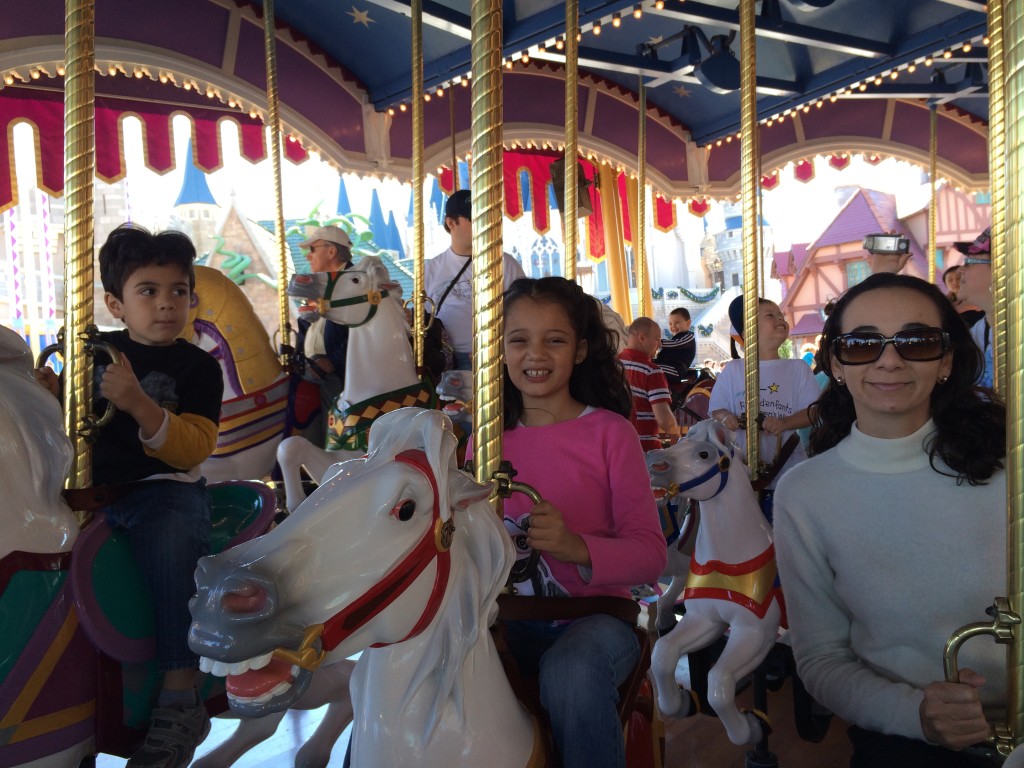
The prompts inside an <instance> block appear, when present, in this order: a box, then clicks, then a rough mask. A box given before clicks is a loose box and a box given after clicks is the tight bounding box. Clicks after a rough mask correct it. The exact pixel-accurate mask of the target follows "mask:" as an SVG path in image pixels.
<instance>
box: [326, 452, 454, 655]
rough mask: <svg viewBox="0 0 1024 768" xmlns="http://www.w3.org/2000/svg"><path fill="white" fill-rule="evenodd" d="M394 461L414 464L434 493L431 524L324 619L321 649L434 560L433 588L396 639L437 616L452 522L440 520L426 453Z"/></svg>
mask: <svg viewBox="0 0 1024 768" xmlns="http://www.w3.org/2000/svg"><path fill="white" fill-rule="evenodd" d="M395 461H400V462H402V463H403V464H408V465H409V466H411V467H415V468H416V469H418V470H419V471H420V472H421V473H423V476H424V477H426V478H427V480H428V481H429V482H430V487H431V490H432V491H433V493H434V511H433V514H432V517H433V525H431V526H430V528H428V529H427V531H426V532H425V533H424V534H423V538H421V539H420V540H419V542H418V543H417V544H416V546H415V547H414V548H413V549H412V551H411V552H410V553H409V554H408V555H406V556H405V557H404V558H402V560H401V561H399V562H398V563H396V564H395V566H394V567H393V568H392V569H391V570H390V571H388V572H387V574H385V575H384V578H382V579H381V580H380V581H379V582H377V583H376V584H374V585H373V586H372V587H370V589H369V590H367V591H366V592H365V593H363V594H362V595H361V596H360V597H358V598H356V600H354V601H353V602H352V603H350V604H349V605H348V606H347V607H346V608H344V609H343V610H341V611H339V612H338V613H336V614H334V615H333V616H332V617H331V618H329V619H328V620H327V621H325V622H324V629H323V635H322V636H321V644H322V647H323V650H324V651H332V650H334V649H335V648H337V647H338V645H339V644H340V643H341V642H342V641H343V640H345V639H346V638H347V637H349V636H350V635H352V634H354V633H355V632H357V631H358V630H359V629H361V628H362V627H363V626H365V625H366V623H367V622H369V621H370V620H371V619H372V618H373V617H375V616H376V615H377V614H379V613H380V612H381V611H383V610H384V609H385V608H387V607H388V606H389V605H391V603H393V602H394V601H395V600H396V599H398V597H399V596H400V595H401V594H402V593H404V592H405V590H406V589H408V588H409V587H410V586H411V585H412V583H413V582H414V581H416V579H417V578H419V576H420V574H421V573H423V571H424V570H425V569H426V567H427V566H428V565H430V563H431V562H433V561H434V560H436V561H437V572H436V573H435V574H434V588H433V589H432V590H431V592H430V597H429V598H428V599H427V604H426V606H424V608H423V613H422V614H421V615H420V618H419V620H418V621H417V622H416V624H415V625H414V626H413V628H412V629H411V630H410V631H409V634H407V635H406V636H405V637H403V638H402V639H401V640H399V641H397V642H404V641H406V640H408V639H409V638H411V637H415V636H416V635H418V634H419V633H420V632H422V631H423V630H424V629H426V628H427V625H429V624H430V622H431V621H433V619H434V616H436V615H437V610H438V608H440V607H441V600H442V598H443V597H444V593H445V590H446V589H447V587H448V576H449V574H450V573H451V554H450V553H449V551H448V549H449V547H451V543H452V535H453V534H454V533H455V523H454V521H452V520H451V519H449V520H447V521H444V520H442V519H441V505H440V497H439V494H438V490H437V479H436V478H435V477H434V472H433V470H432V469H431V467H430V463H429V462H428V461H427V456H426V454H425V453H424V452H423V451H419V450H410V451H403V452H402V453H399V454H398V455H397V456H395ZM390 644H391V643H375V644H374V645H373V646H372V647H373V648H381V647H383V646H386V645H390Z"/></svg>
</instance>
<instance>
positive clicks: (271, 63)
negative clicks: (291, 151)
mask: <svg viewBox="0 0 1024 768" xmlns="http://www.w3.org/2000/svg"><path fill="white" fill-rule="evenodd" d="M275 42H276V39H275V29H274V0H263V53H264V55H265V56H266V57H267V126H268V127H269V128H270V167H271V170H272V172H273V175H274V182H273V183H274V211H275V220H274V229H275V230H276V233H275V234H276V238H277V268H278V288H277V307H278V312H279V320H278V322H279V324H280V326H281V347H282V349H281V364H282V365H285V364H286V363H287V362H288V360H287V357H288V355H287V352H286V351H285V348H286V347H290V346H291V341H292V327H291V318H290V315H289V313H288V293H287V291H286V290H285V288H284V286H286V285H287V281H288V243H287V242H286V241H285V235H284V196H283V193H282V191H281V189H282V184H281V112H280V109H279V100H278V94H277V48H276V45H275Z"/></svg>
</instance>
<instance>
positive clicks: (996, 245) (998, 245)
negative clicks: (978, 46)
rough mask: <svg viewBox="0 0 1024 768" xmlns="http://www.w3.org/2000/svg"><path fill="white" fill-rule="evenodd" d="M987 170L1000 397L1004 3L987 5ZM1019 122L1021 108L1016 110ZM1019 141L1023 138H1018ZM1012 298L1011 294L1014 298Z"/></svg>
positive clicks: (997, 0)
mask: <svg viewBox="0 0 1024 768" xmlns="http://www.w3.org/2000/svg"><path fill="white" fill-rule="evenodd" d="M988 38H989V44H988V82H989V86H988V169H989V173H988V176H989V189H990V190H991V192H992V222H991V224H992V229H991V234H992V246H991V247H992V253H993V254H996V255H995V256H994V258H993V261H992V304H993V308H994V311H993V314H994V315H995V317H993V319H992V363H993V368H994V370H993V374H992V385H993V386H994V387H995V390H996V391H997V392H999V393H1000V394H1003V395H1005V394H1006V393H1007V389H1006V383H1007V382H1006V363H1007V360H1006V333H1005V329H1006V311H1007V300H1008V295H1007V289H1008V286H1007V283H1006V260H1005V259H1004V258H1002V254H1004V253H1006V248H1005V247H1004V245H1005V244H1006V243H1007V242H1008V241H1007V239H1006V226H1007V222H1006V161H1007V157H1006V130H1007V126H1006V107H1007V102H1006V62H1005V60H1004V54H1003V50H1004V47H1003V40H1004V36H1003V3H1002V2H1001V0H992V2H990V3H989V5H988ZM1017 110H1018V112H1017V115H1016V117H1017V119H1020V117H1021V114H1020V111H1019V110H1020V106H1017ZM1017 135H1018V137H1019V136H1020V134H1019V133H1018V134H1017ZM1011 295H1012V294H1011Z"/></svg>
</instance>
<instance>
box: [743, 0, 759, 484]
mask: <svg viewBox="0 0 1024 768" xmlns="http://www.w3.org/2000/svg"><path fill="white" fill-rule="evenodd" d="M754 24H755V17H754V0H740V51H741V53H740V130H741V131H742V132H743V136H742V137H741V141H742V144H741V147H740V176H741V189H742V211H743V214H742V215H743V341H744V343H743V359H744V375H745V377H744V381H745V387H746V393H747V462H748V466H749V467H750V477H751V479H752V480H753V479H754V478H756V477H757V475H758V454H759V453H760V451H759V450H758V449H759V448H760V443H761V440H760V436H759V434H758V429H757V421H756V419H757V414H758V410H759V407H760V400H759V393H760V384H759V381H758V370H757V353H758V339H757V289H758V277H757V276H758V261H759V260H760V253H759V252H758V242H759V240H760V238H759V237H758V232H757V230H758V228H759V226H760V222H759V221H758V205H757V186H758V181H759V179H758V176H757V168H758V165H759V163H758V156H759V155H760V146H759V144H760V142H759V141H758V133H757V132H758V126H757V91H756V88H757V48H756V40H755V39H754Z"/></svg>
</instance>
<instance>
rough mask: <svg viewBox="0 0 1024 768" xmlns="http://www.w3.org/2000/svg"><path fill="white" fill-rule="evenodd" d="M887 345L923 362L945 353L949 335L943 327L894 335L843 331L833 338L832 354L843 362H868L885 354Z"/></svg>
mask: <svg viewBox="0 0 1024 768" xmlns="http://www.w3.org/2000/svg"><path fill="white" fill-rule="evenodd" d="M886 344H892V345H893V347H895V349H896V352H897V353H898V354H899V356H900V357H902V358H903V359H904V360H909V361H910V362H914V363H923V362H927V361H929V360H938V359H939V358H941V357H942V356H943V355H944V354H946V351H947V350H948V349H949V334H948V333H946V332H945V331H943V330H942V329H941V328H915V329H913V330H910V331H900V332H899V333H895V334H893V335H892V336H884V335H883V334H881V333H844V334H842V335H841V336H836V338H835V339H834V340H833V341H832V356H833V357H835V359H836V360H838V361H839V362H840V363H842V364H843V365H866V364H868V363H873V362H875V361H876V360H878V358H880V357H881V356H882V352H883V351H885V345H886Z"/></svg>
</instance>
